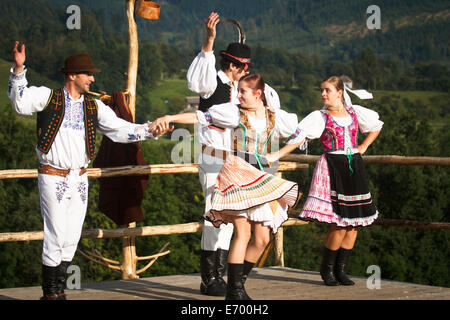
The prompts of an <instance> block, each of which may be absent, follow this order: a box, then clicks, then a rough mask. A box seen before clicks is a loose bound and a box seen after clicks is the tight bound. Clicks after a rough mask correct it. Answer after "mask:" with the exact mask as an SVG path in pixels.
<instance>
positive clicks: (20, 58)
mask: <svg viewBox="0 0 450 320" xmlns="http://www.w3.org/2000/svg"><path fill="white" fill-rule="evenodd" d="M18 46H19V41H16V42H15V43H14V48H13V59H14V63H15V64H16V66H15V68H14V73H16V74H17V73H19V72H22V70H23V64H24V63H25V58H26V56H25V44H22V45H21V46H20V51H19V50H17V47H18Z"/></svg>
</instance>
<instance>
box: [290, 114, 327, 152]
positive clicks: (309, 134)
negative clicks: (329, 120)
mask: <svg viewBox="0 0 450 320" xmlns="http://www.w3.org/2000/svg"><path fill="white" fill-rule="evenodd" d="M324 129H325V119H324V118H323V116H322V114H321V112H320V111H313V112H311V113H310V114H308V115H307V116H306V117H305V118H304V119H303V120H302V121H300V122H299V123H298V124H297V128H296V130H295V132H294V133H293V134H292V136H291V137H290V140H289V141H288V142H286V143H287V144H296V143H299V142H301V141H303V140H305V142H306V141H307V140H313V139H318V138H320V136H321V135H322V133H323V130H324ZM305 147H306V144H302V145H301V146H300V149H304V148H305Z"/></svg>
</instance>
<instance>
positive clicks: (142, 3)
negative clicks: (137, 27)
mask: <svg viewBox="0 0 450 320" xmlns="http://www.w3.org/2000/svg"><path fill="white" fill-rule="evenodd" d="M159 11H160V5H159V4H157V3H155V2H153V1H146V0H139V1H138V4H137V6H136V9H135V12H136V14H137V15H138V16H140V17H142V18H145V19H149V20H158V19H159Z"/></svg>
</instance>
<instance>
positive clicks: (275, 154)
mask: <svg viewBox="0 0 450 320" xmlns="http://www.w3.org/2000/svg"><path fill="white" fill-rule="evenodd" d="M265 158H266V160H267V161H268V162H269V163H274V162H275V161H278V159H280V153H279V152H278V151H277V152H273V153H268V154H266V155H265Z"/></svg>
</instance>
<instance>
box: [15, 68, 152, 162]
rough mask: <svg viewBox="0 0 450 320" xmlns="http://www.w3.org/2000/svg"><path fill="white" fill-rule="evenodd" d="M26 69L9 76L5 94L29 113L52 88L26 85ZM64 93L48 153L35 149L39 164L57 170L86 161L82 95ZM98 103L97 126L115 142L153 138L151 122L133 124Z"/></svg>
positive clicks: (40, 107) (40, 106)
mask: <svg viewBox="0 0 450 320" xmlns="http://www.w3.org/2000/svg"><path fill="white" fill-rule="evenodd" d="M26 71H27V70H26V69H25V67H24V70H23V71H22V72H21V73H19V74H14V73H13V68H11V76H10V78H9V87H8V97H9V99H10V100H11V103H12V106H13V107H14V109H15V110H16V112H17V113H19V114H22V115H32V114H33V113H35V112H39V111H42V110H43V109H44V107H45V106H46V104H47V101H48V99H49V96H50V93H51V89H49V88H47V87H43V86H42V87H35V86H30V87H28V86H27V85H28V81H27V79H26ZM64 95H65V99H66V101H65V106H66V109H65V114H64V119H63V122H62V124H61V127H60V129H59V131H58V134H57V135H56V137H55V140H54V142H53V144H52V147H51V149H50V151H49V152H48V153H47V154H44V153H43V152H41V151H39V150H37V149H36V152H37V156H38V159H39V161H40V163H42V164H47V165H50V166H52V167H55V168H59V169H79V168H83V167H84V168H85V167H87V166H88V164H89V158H88V156H87V153H86V142H85V130H84V121H83V108H82V106H83V105H82V104H83V100H84V96H83V95H81V97H80V98H79V99H77V100H75V99H74V98H73V97H72V96H70V94H69V92H68V91H67V90H64ZM96 102H97V106H98V129H99V131H100V132H102V133H103V134H105V135H106V136H108V138H110V139H111V140H113V141H114V142H120V143H130V142H136V141H141V140H146V139H150V138H153V136H152V134H151V133H149V132H148V129H149V125H150V123H147V124H134V123H131V122H127V121H125V120H123V119H121V118H119V117H117V116H116V114H115V113H114V111H113V110H112V109H111V108H110V107H108V106H107V105H105V104H104V103H103V102H101V101H100V100H97V99H96Z"/></svg>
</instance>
